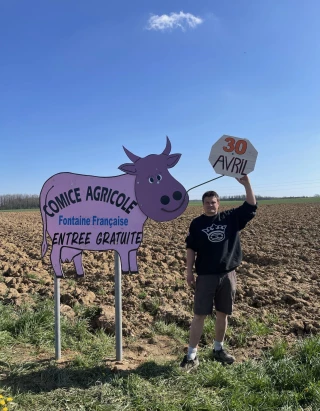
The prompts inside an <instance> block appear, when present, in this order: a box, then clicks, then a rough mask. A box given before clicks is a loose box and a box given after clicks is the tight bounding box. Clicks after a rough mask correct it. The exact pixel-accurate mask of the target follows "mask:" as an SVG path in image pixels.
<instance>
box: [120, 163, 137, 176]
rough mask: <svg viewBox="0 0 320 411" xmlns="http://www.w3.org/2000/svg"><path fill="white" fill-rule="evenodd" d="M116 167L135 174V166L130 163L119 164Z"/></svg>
mask: <svg viewBox="0 0 320 411" xmlns="http://www.w3.org/2000/svg"><path fill="white" fill-rule="evenodd" d="M118 169H119V170H121V171H123V172H124V173H126V174H131V175H135V174H137V168H136V166H135V165H134V164H132V163H125V164H121V166H119V167H118Z"/></svg>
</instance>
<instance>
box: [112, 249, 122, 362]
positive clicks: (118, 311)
mask: <svg viewBox="0 0 320 411" xmlns="http://www.w3.org/2000/svg"><path fill="white" fill-rule="evenodd" d="M114 268H115V277H114V278H115V324H116V360H117V361H122V295H121V272H122V271H121V260H120V256H119V254H118V253H117V251H115V252H114Z"/></svg>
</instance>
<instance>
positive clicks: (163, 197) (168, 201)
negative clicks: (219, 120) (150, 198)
mask: <svg viewBox="0 0 320 411" xmlns="http://www.w3.org/2000/svg"><path fill="white" fill-rule="evenodd" d="M160 201H161V204H163V205H167V204H169V203H170V198H169V197H168V196H162V197H161V198H160Z"/></svg>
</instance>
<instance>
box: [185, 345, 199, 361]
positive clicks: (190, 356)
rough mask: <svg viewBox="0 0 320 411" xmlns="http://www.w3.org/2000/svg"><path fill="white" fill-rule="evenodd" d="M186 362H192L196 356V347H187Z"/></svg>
mask: <svg viewBox="0 0 320 411" xmlns="http://www.w3.org/2000/svg"><path fill="white" fill-rule="evenodd" d="M187 356H188V360H194V359H195V358H196V356H197V347H196V348H193V347H190V346H189V347H188V354H187Z"/></svg>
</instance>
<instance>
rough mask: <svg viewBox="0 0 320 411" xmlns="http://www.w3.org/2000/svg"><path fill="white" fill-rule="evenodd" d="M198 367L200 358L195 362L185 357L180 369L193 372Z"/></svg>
mask: <svg viewBox="0 0 320 411" xmlns="http://www.w3.org/2000/svg"><path fill="white" fill-rule="evenodd" d="M198 365H199V360H198V357H196V358H195V359H194V360H188V356H187V355H185V356H184V357H183V360H182V362H181V364H180V368H181V369H182V370H183V371H185V372H190V371H191V370H195V369H196V368H197V367H198Z"/></svg>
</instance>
